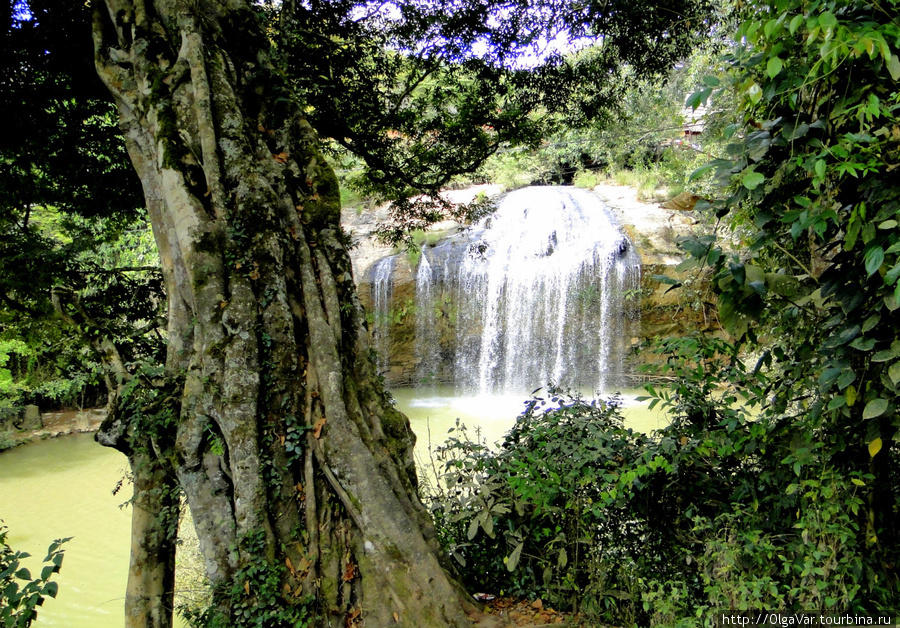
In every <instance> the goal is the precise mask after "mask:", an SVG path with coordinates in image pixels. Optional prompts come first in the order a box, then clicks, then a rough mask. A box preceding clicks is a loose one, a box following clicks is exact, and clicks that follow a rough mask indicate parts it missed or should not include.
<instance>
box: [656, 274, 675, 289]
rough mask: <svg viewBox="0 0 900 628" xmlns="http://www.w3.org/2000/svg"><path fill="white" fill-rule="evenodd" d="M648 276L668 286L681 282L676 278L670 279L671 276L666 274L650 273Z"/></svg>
mask: <svg viewBox="0 0 900 628" xmlns="http://www.w3.org/2000/svg"><path fill="white" fill-rule="evenodd" d="M650 278H651V279H652V280H653V281H658V282H659V283H664V284H668V285H670V286H677V285H680V284H681V282H679V281H678V280H677V279H672V278H671V277H667V276H666V275H650Z"/></svg>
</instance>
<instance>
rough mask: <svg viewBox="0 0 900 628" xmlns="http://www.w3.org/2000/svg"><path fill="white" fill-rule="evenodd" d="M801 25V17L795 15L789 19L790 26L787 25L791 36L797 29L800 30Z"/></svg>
mask: <svg viewBox="0 0 900 628" xmlns="http://www.w3.org/2000/svg"><path fill="white" fill-rule="evenodd" d="M801 24H803V16H802V15H795V16H794V17H793V19H791V23H790V25H788V30H789V31H790V33H791V35H793V34H794V33H796V32H797V29H798V28H800V25H801Z"/></svg>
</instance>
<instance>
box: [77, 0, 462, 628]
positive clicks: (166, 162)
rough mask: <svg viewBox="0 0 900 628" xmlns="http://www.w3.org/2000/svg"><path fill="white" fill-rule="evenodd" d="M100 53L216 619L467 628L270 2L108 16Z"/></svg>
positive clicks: (163, 445) (166, 434) (168, 447)
mask: <svg viewBox="0 0 900 628" xmlns="http://www.w3.org/2000/svg"><path fill="white" fill-rule="evenodd" d="M94 38H95V50H96V61H97V67H98V70H99V73H100V76H101V77H102V79H103V80H104V81H105V83H106V84H107V86H108V87H109V89H110V91H111V92H112V94H113V96H114V98H115V100H116V102H117V105H118V108H119V111H120V116H121V117H120V123H121V128H122V131H123V133H124V134H125V137H126V141H127V145H128V148H129V153H130V155H131V158H132V161H133V162H134V165H135V167H136V169H137V171H138V173H139V175H140V177H141V180H142V182H143V186H144V191H145V195H146V199H147V204H148V208H149V211H150V215H151V220H152V223H153V230H154V234H155V237H156V240H157V243H158V246H159V249H160V256H161V259H162V262H163V267H164V274H165V279H166V287H167V294H168V313H169V330H168V343H169V351H168V359H167V365H166V368H167V371H168V374H169V377H170V379H172V380H173V381H181V382H183V386H182V385H180V388H179V390H178V396H179V404H178V405H179V408H180V410H179V415H178V417H177V421H174V422H172V423H171V424H170V425H166V426H164V427H157V430H163V431H162V432H160V431H157V432H156V433H155V434H153V435H148V434H143V435H142V434H136V435H135V437H136V438H149V439H150V440H152V441H153V444H154V447H153V448H152V450H153V451H154V452H156V455H157V456H158V457H159V458H160V460H161V461H163V462H164V463H165V464H168V465H170V466H171V468H172V469H174V472H175V474H176V475H177V478H178V484H179V485H180V487H181V489H182V490H183V491H184V493H185V495H186V497H187V501H188V503H189V505H190V508H191V513H192V515H193V518H194V522H195V524H196V528H197V534H198V537H199V541H200V545H201V550H202V553H203V556H204V559H205V564H206V571H207V574H208V576H209V578H210V580H211V581H212V583H213V585H214V586H215V587H216V595H215V600H216V604H217V607H216V610H215V612H214V614H218V615H220V616H221V617H222V618H223V619H225V620H226V621H227V622H229V624H230V625H244V623H243V622H244V620H245V617H244V616H243V612H244V610H245V609H246V610H249V611H250V613H251V614H254V613H263V612H267V613H271V614H270V620H269V621H268V623H266V625H267V626H277V625H281V624H284V625H289V624H290V625H293V624H292V623H291V622H293V621H296V619H297V617H299V616H301V615H302V612H301V611H300V609H302V608H306V607H308V608H310V609H311V610H312V611H313V612H314V613H315V614H316V618H317V619H316V620H315V624H316V625H322V626H326V625H328V626H331V625H334V626H338V625H340V626H343V625H345V623H346V622H347V621H352V620H354V618H356V617H359V618H361V619H362V620H364V621H365V623H366V625H369V626H388V625H402V626H416V627H418V628H422V627H427V626H463V625H467V623H468V622H467V619H466V616H465V613H464V610H465V608H466V606H468V605H469V602H467V600H466V596H465V594H464V592H463V591H462V590H461V589H460V588H459V586H458V585H457V584H456V583H455V581H454V580H453V578H452V577H451V576H450V575H449V574H448V572H447V571H446V569H445V567H444V566H443V565H442V560H443V559H442V558H441V554H440V550H439V546H438V544H437V542H436V539H435V533H434V530H433V527H432V524H431V521H430V518H429V515H428V513H427V511H426V509H425V508H424V507H423V505H422V504H421V503H420V502H419V500H418V498H417V496H416V474H415V468H414V463H413V459H412V446H413V443H414V436H413V435H412V433H411V432H410V429H409V423H408V421H407V419H406V417H405V416H403V415H402V414H400V413H399V412H398V411H397V410H396V409H394V408H393V406H392V405H391V403H390V402H389V400H388V398H387V397H386V396H385V394H384V391H383V388H382V385H381V383H380V382H379V379H378V377H377V375H376V372H375V369H374V366H373V362H372V360H371V358H370V352H369V346H368V340H367V336H366V333H365V329H364V320H365V319H364V315H363V312H362V309H361V307H360V305H359V302H358V300H357V296H356V291H355V286H354V283H353V277H352V274H351V267H350V260H349V257H348V255H347V247H346V244H347V242H346V238H345V236H344V234H343V232H342V230H341V227H340V225H339V222H338V220H339V194H338V187H337V181H336V179H335V177H334V175H333V173H332V172H331V170H330V168H329V167H328V166H327V164H326V163H325V161H324V160H323V159H322V157H321V156H320V155H319V153H318V150H317V141H316V137H315V134H314V132H313V131H312V129H311V128H310V126H309V125H308V124H307V122H306V121H305V120H304V118H303V117H302V115H301V111H302V110H301V107H300V105H299V103H297V102H295V100H294V99H293V98H292V97H291V95H290V91H289V89H288V86H287V85H285V84H284V83H283V81H282V79H281V77H280V75H279V73H278V72H276V71H275V70H274V69H273V68H272V66H271V65H270V61H269V57H268V46H269V43H268V40H267V39H266V38H265V36H264V33H263V31H262V29H261V27H260V25H259V23H258V20H257V18H256V16H255V14H254V13H253V11H252V9H251V5H249V4H247V3H244V2H238V1H234V2H226V3H218V2H204V1H202V0H201V1H200V2H196V1H191V2H188V1H187V0H159V1H155V2H153V1H150V0H147V1H145V2H140V1H135V2H127V1H123V0H107V1H106V3H105V5H103V6H97V7H96V9H95V20H94ZM137 542H139V541H137ZM260 574H264V575H265V578H260ZM273 579H274V580H275V581H277V586H276V587H274V589H273V588H272V586H271V585H272V581H273ZM238 610H240V612H238Z"/></svg>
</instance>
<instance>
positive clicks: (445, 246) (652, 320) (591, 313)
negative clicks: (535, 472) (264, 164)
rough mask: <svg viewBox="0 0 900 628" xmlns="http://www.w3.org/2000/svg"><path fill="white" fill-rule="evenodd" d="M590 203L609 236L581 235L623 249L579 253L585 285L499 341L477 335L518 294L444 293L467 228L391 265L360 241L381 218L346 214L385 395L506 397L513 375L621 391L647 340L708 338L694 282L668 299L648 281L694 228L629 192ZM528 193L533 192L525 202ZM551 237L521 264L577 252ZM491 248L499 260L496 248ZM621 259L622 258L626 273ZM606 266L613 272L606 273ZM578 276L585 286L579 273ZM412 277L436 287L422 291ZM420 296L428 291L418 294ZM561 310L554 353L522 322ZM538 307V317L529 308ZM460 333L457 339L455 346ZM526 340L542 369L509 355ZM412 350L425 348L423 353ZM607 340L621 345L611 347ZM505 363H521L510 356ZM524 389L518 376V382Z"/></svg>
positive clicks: (454, 287)
mask: <svg viewBox="0 0 900 628" xmlns="http://www.w3.org/2000/svg"><path fill="white" fill-rule="evenodd" d="M568 189H569V190H572V188H568ZM478 192H483V193H488V194H497V193H499V191H498V190H496V189H491V188H488V189H486V190H485V189H483V188H482V189H474V190H468V191H463V192H462V193H457V194H458V195H459V196H460V197H462V198H460V199H459V200H461V201H465V200H468V199H466V198H465V195H466V194H467V195H468V196H469V197H470V198H471V197H474V195H475V194H476V193H478ZM594 192H595V194H596V196H598V197H599V198H600V199H602V200H603V201H604V202H605V203H606V204H607V205H608V206H609V208H611V210H612V212H613V214H614V215H615V216H616V219H617V220H618V223H619V228H618V230H616V229H615V227H604V226H597V225H594V226H593V227H591V228H590V230H593V231H595V232H596V231H609V230H610V229H613V230H616V232H617V233H619V232H621V233H622V234H625V235H627V237H628V240H629V241H630V242H628V243H627V244H621V243H619V244H616V242H619V240H616V238H615V237H613V238H612V240H611V241H610V242H611V243H612V244H610V246H613V249H611V250H614V252H612V253H597V252H594V253H590V254H589V256H590V255H593V258H592V259H595V260H600V261H599V262H592V264H591V266H590V269H591V270H590V273H592V276H590V277H581V278H580V279H578V278H577V277H579V276H580V275H578V273H577V272H574V271H571V272H570V277H569V279H570V280H572V281H576V282H578V281H580V282H581V283H577V285H574V287H572V288H571V289H568V290H567V291H565V292H559V291H556V292H554V291H553V290H554V289H555V288H553V287H552V286H549V287H548V286H547V285H545V286H544V288H543V289H544V290H545V292H544V293H542V294H543V295H544V296H542V297H539V298H538V300H537V301H532V302H530V303H531V305H530V306H529V307H530V308H531V310H530V313H531V314H530V316H525V317H524V318H519V319H514V322H513V324H512V325H511V326H510V327H511V328H509V329H506V330H502V331H501V332H498V331H497V330H492V329H488V330H486V329H485V326H490V325H493V324H495V322H494V319H493V318H492V314H490V310H491V309H492V307H493V302H495V301H496V302H498V303H499V302H501V301H502V302H504V304H506V305H502V306H501V305H497V306H496V307H493V309H500V308H501V307H506V306H507V305H508V302H513V301H515V302H519V301H521V300H523V299H527V298H529V297H528V295H526V294H525V292H518V293H517V292H514V291H515V290H516V289H518V288H515V287H514V284H510V283H506V284H504V286H505V287H503V288H502V289H498V288H496V286H495V287H494V288H489V287H486V286H487V283H489V281H488V280H487V279H485V280H484V281H483V282H482V283H478V281H475V280H472V279H471V278H470V279H465V280H462V283H460V280H459V279H458V278H457V279H455V280H454V281H455V282H456V283H449V284H448V283H446V282H444V279H446V277H445V276H447V275H451V274H453V273H458V272H459V271H458V269H456V268H455V266H459V265H460V264H465V263H466V262H465V261H464V260H465V259H466V256H472V255H476V256H477V246H476V247H475V249H474V250H475V252H474V253H473V242H475V241H476V240H477V238H478V237H481V234H480V232H479V229H478V228H474V229H473V228H471V227H470V228H466V227H464V226H463V225H458V224H455V223H442V224H441V225H438V226H437V229H436V230H435V231H434V232H433V233H434V234H435V235H431V234H429V236H428V238H427V240H425V241H424V242H423V244H422V249H423V251H422V253H419V254H415V253H413V254H408V253H397V252H396V251H392V250H391V249H389V248H388V247H384V246H379V245H378V244H377V243H375V242H374V240H373V238H372V237H371V236H372V232H373V231H374V228H375V226H376V224H377V223H378V222H380V221H384V220H385V219H386V213H384V210H381V211H380V212H379V211H376V212H374V213H372V214H366V213H363V214H359V215H357V214H356V213H355V212H345V215H344V226H345V228H346V229H347V230H348V231H349V232H350V233H351V235H352V237H353V238H354V240H355V241H358V242H359V245H358V246H357V248H356V249H354V251H353V255H354V272H355V276H356V280H357V284H358V285H359V289H360V297H361V299H362V300H363V303H364V305H365V306H366V308H367V310H368V311H369V329H370V331H371V332H372V333H373V344H374V346H375V348H376V350H377V351H378V352H379V356H380V358H379V363H380V365H381V371H382V373H383V374H384V376H385V379H386V381H387V383H388V385H390V386H410V385H419V384H430V383H454V384H457V385H459V384H462V385H464V386H466V387H468V388H469V389H474V390H477V389H478V388H479V386H481V387H482V388H483V387H484V386H485V385H488V386H491V384H492V383H493V385H494V387H496V386H497V385H499V386H500V387H501V388H502V387H504V386H506V387H509V388H512V387H513V384H512V383H509V382H516V381H518V380H516V376H517V375H516V374H517V372H518V371H523V372H524V371H527V370H528V369H532V371H533V372H528V374H527V377H531V378H536V377H544V378H546V379H548V380H553V381H560V378H559V377H555V376H558V375H560V374H561V373H562V372H566V371H578V373H579V374H578V378H579V379H578V380H577V381H572V382H569V383H571V384H573V385H581V386H588V387H596V386H597V385H598V383H599V385H601V386H602V385H603V383H604V378H605V377H607V374H605V373H602V372H599V371H609V374H608V376H609V377H612V378H614V379H615V380H616V381H615V383H620V382H621V381H622V377H623V376H627V375H628V374H629V373H631V372H633V371H634V369H635V368H636V366H637V365H638V364H639V363H641V362H645V361H648V360H651V359H652V358H651V357H650V355H649V353H648V352H643V351H637V349H638V348H639V347H641V346H642V344H643V343H644V341H646V340H647V339H651V338H654V337H656V336H668V335H684V334H687V333H690V332H691V331H694V330H700V329H702V330H712V329H717V328H718V324H717V321H715V319H714V318H713V317H712V315H711V312H712V309H711V308H710V307H709V306H710V305H711V303H708V302H709V301H710V298H711V295H708V294H706V293H707V292H708V290H706V289H705V284H704V283H703V281H698V280H697V279H695V278H692V277H679V279H683V280H684V281H685V283H686V286H685V287H683V288H680V289H678V290H673V291H668V292H667V289H668V288H669V286H668V285H664V284H660V283H659V282H657V281H656V280H654V279H653V276H654V275H667V276H670V277H671V276H677V275H678V273H676V272H675V271H674V267H675V266H676V265H677V264H678V263H679V262H681V260H682V254H681V252H680V251H679V250H678V249H677V247H676V245H675V242H676V240H677V238H678V237H681V236H683V235H688V234H689V233H691V232H692V231H693V230H694V229H695V228H696V225H695V220H694V218H693V217H692V216H691V212H681V211H674V210H667V209H663V208H661V207H659V206H658V205H651V204H646V203H640V202H638V201H637V200H636V199H635V194H634V191H633V190H631V189H630V188H624V187H620V186H613V185H603V186H598V188H596V189H595V190H594ZM538 193H540V189H537V191H535V192H533V193H532V195H535V194H538ZM575 193H576V196H577V195H578V194H582V193H583V192H582V191H580V190H578V191H575ZM524 194H525V195H527V194H529V193H528V192H524ZM579 198H580V197H579ZM592 224H593V223H592ZM499 226H500V227H501V228H502V229H504V230H505V231H507V232H509V231H510V230H511V229H514V228H515V227H514V226H513V225H512V224H510V223H508V224H506V225H499ZM561 229H563V228H562V227H556V228H554V229H552V230H551V236H548V237H547V238H546V240H547V241H546V242H544V243H543V244H541V243H538V244H537V245H536V246H538V247H540V246H545V247H546V250H545V251H543V252H541V251H538V252H536V253H534V254H533V255H531V257H532V258H540V257H543V258H544V261H545V262H548V261H549V260H559V259H560V258H561V257H562V256H563V255H564V254H567V253H568V252H571V251H572V250H573V249H575V248H577V247H578V246H581V245H580V244H577V240H578V234H574V235H571V236H564V237H572V238H574V239H573V240H571V241H566V242H564V243H563V244H561V245H560V244H559V242H558V239H559V237H561V235H562V231H561ZM516 237H517V238H520V240H521V242H522V244H521V247H527V246H535V245H534V244H528V243H527V242H525V240H527V237H526V236H525V235H523V234H519V235H517V236H516ZM598 239H600V238H599V236H598ZM492 246H493V247H494V248H498V244H496V243H494V244H492ZM616 246H618V247H619V249H621V250H619V249H616V248H615V247H616ZM513 248H516V246H515V245H514V246H513ZM604 255H605V256H607V257H608V258H609V260H607V259H606V258H604ZM526 258H528V256H527V255H526V256H525V258H522V259H521V260H519V261H516V262H514V263H513V265H515V266H521V265H523V264H526V263H529V262H526V261H523V260H524V259H526ZM601 258H602V259H601ZM625 258H628V260H629V262H628V263H626V262H625V261H624V260H625ZM616 264H618V267H619V270H615V268H616ZM629 264H630V265H631V266H633V267H637V268H639V277H640V279H639V280H637V277H638V274H637V273H631V275H629V271H626V270H624V268H626V267H627V266H628V265H629ZM611 269H612V270H611ZM579 272H581V273H582V274H584V272H585V271H579ZM423 273H428V277H431V278H435V279H437V278H440V279H441V281H437V280H435V281H430V282H429V281H423V276H424V275H423ZM475 274H476V275H477V272H476V273H475ZM629 277H630V278H629ZM504 281H507V282H508V281H509V280H504ZM535 281H538V282H541V281H543V282H545V283H546V282H550V283H552V282H554V281H557V279H556V278H555V276H554V278H551V279H546V278H545V279H539V280H535ZM629 281H630V282H631V283H629ZM466 282H468V284H467V283H466ZM417 286H418V288H417ZM423 286H428V288H427V291H426V289H424V288H423ZM613 288H615V289H616V290H618V291H619V292H620V293H621V294H620V295H619V296H620V297H621V299H622V300H623V302H624V303H623V305H622V306H621V308H622V310H621V312H620V313H618V314H611V313H610V311H609V310H608V306H607V305H604V304H603V302H602V300H601V299H600V295H601V293H602V292H604V291H606V290H610V289H613ZM521 290H524V288H521ZM467 292H468V293H470V294H466V293H467ZM512 294H515V295H516V296H515V298H513V299H511V298H508V295H512ZM469 297H474V298H475V300H476V301H480V302H481V306H482V307H481V309H480V310H479V313H477V314H474V315H473V313H472V312H473V310H472V306H471V305H467V304H466V303H465V302H464V301H465V300H466V299H467V298H469ZM560 302H565V303H564V304H565V305H566V306H567V307H568V308H569V311H570V312H571V311H574V312H575V313H574V314H570V315H569V316H571V317H572V318H571V320H570V321H568V322H566V323H564V324H558V325H557V327H553V329H558V330H559V331H558V332H554V334H557V333H558V334H561V335H566V336H568V339H562V341H559V340H560V339H553V338H548V336H550V335H553V334H550V333H548V332H546V329H548V327H546V326H545V327H541V326H540V324H539V322H533V320H534V321H537V319H552V318H553V317H554V316H557V314H554V312H553V311H552V310H553V308H554V307H556V305H557V304H559V303H560ZM538 303H542V304H545V305H540V306H539V305H536V304H538ZM604 308H606V309H604ZM556 309H561V307H560V308H556ZM532 319H533V320H532ZM638 319H639V323H638ZM554 320H556V319H554ZM599 320H603V321H606V322H604V323H602V325H601V324H600V323H597V321H599ZM501 324H504V323H501ZM505 324H506V325H509V323H505ZM541 324H543V323H541ZM553 324H556V323H553ZM598 326H603V327H609V329H608V330H607V332H606V333H605V334H603V333H600V331H599V330H598V329H597V327H598ZM460 330H464V331H465V337H464V338H463V337H462V336H461V335H460V334H461V331H460ZM542 330H544V331H542ZM495 333H501V334H502V333H505V334H506V337H505V339H503V340H498V341H496V342H495V344H494V345H493V346H494V348H490V346H491V345H490V343H487V344H485V343H486V340H485V338H487V337H488V336H489V335H490V334H495ZM527 334H531V336H533V341H534V342H536V343H537V345H538V346H537V348H536V349H535V351H537V352H543V353H544V354H552V355H550V356H549V357H547V358H545V359H544V358H542V359H543V363H541V364H539V365H538V366H533V364H537V363H538V362H540V361H541V359H538V358H535V357H533V356H529V355H526V353H525V352H524V350H520V349H517V348H513V346H514V345H515V343H516V342H517V337H518V336H522V335H527ZM417 338H418V339H419V342H417ZM423 339H424V340H425V342H422V340H423ZM614 340H621V341H623V342H619V343H618V344H616V343H615V342H614ZM614 346H615V347H619V348H613V347H614ZM486 347H488V348H486ZM623 347H624V348H623ZM515 351H519V352H520V353H515V355H513V353H512V352H515ZM492 352H493V357H491V353H492ZM498 354H504V355H502V356H501V355H498ZM507 354H509V355H511V356H512V357H513V359H512V360H509V362H510V363H511V366H508V367H507V371H509V372H508V373H507V375H506V376H504V375H503V374H501V373H500V370H501V369H500V368H499V367H498V366H497V365H496V364H495V362H496V359H497V358H500V357H505V356H506V355H507ZM625 354H629V355H625ZM485 356H487V357H485ZM467 360H468V363H467ZM529 365H531V366H529ZM575 365H577V367H576V366H575ZM535 369H536V370H535ZM473 373H480V377H481V381H480V382H479V381H475V378H476V376H475V375H473ZM504 377H507V378H509V379H508V380H507V379H504ZM524 378H526V375H523V376H522V378H520V379H524ZM611 383H612V382H611Z"/></svg>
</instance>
